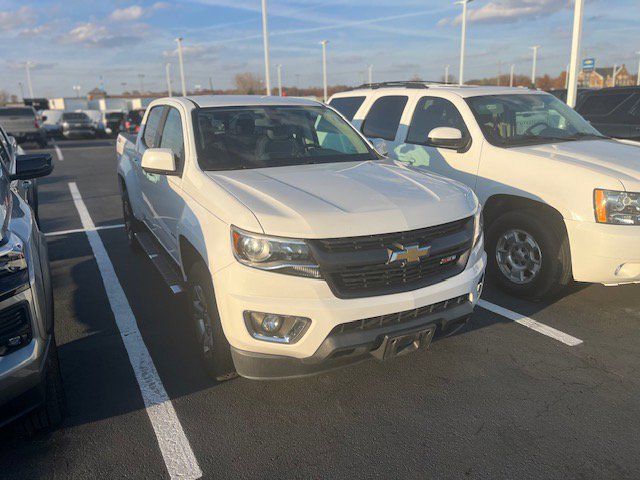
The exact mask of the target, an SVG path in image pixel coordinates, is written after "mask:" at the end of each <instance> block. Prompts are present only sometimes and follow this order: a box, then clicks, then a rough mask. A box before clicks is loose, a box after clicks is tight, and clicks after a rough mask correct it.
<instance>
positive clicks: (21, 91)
mask: <svg viewBox="0 0 640 480" xmlns="http://www.w3.org/2000/svg"><path fill="white" fill-rule="evenodd" d="M18 86H19V87H20V98H22V101H23V102H24V85H22V82H18Z"/></svg>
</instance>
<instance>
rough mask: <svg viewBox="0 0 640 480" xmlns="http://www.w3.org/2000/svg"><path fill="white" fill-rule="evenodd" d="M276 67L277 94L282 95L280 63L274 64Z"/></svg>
mask: <svg viewBox="0 0 640 480" xmlns="http://www.w3.org/2000/svg"><path fill="white" fill-rule="evenodd" d="M276 67H277V69H278V96H280V97H281V96H282V65H277V66H276Z"/></svg>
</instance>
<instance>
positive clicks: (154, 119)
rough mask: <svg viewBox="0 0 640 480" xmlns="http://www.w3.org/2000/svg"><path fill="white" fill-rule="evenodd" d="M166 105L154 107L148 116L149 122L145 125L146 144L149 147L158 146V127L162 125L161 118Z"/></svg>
mask: <svg viewBox="0 0 640 480" xmlns="http://www.w3.org/2000/svg"><path fill="white" fill-rule="evenodd" d="M163 111H164V106H162V105H160V106H158V107H153V108H152V109H151V111H150V112H149V116H148V117H147V124H146V125H145V127H144V136H143V138H144V144H145V145H146V146H147V147H148V148H155V147H157V146H158V143H157V136H158V127H160V120H161V119H162V112H163Z"/></svg>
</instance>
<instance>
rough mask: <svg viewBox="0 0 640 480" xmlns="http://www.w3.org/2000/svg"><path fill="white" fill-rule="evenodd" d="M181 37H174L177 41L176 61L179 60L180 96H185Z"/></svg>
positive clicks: (185, 85) (185, 86) (185, 87)
mask: <svg viewBox="0 0 640 480" xmlns="http://www.w3.org/2000/svg"><path fill="white" fill-rule="evenodd" d="M182 40H183V38H182V37H178V38H176V42H177V43H178V61H179V62H180V82H181V83H182V96H183V97H186V96H187V84H186V83H185V81H184V62H183V61H182Z"/></svg>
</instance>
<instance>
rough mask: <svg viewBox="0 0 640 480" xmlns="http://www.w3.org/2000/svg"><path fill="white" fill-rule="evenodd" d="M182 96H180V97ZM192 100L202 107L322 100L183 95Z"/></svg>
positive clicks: (289, 103)
mask: <svg viewBox="0 0 640 480" xmlns="http://www.w3.org/2000/svg"><path fill="white" fill-rule="evenodd" d="M178 98H180V97H178ZM181 98H183V99H187V100H190V101H191V102H193V103H195V104H196V105H197V106H198V107H200V108H206V107H246V106H262V105H298V106H300V105H306V106H318V105H319V104H320V102H318V101H315V100H309V99H307V98H299V97H278V96H275V95H273V96H269V97H268V96H266V95H197V96H188V97H181Z"/></svg>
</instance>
